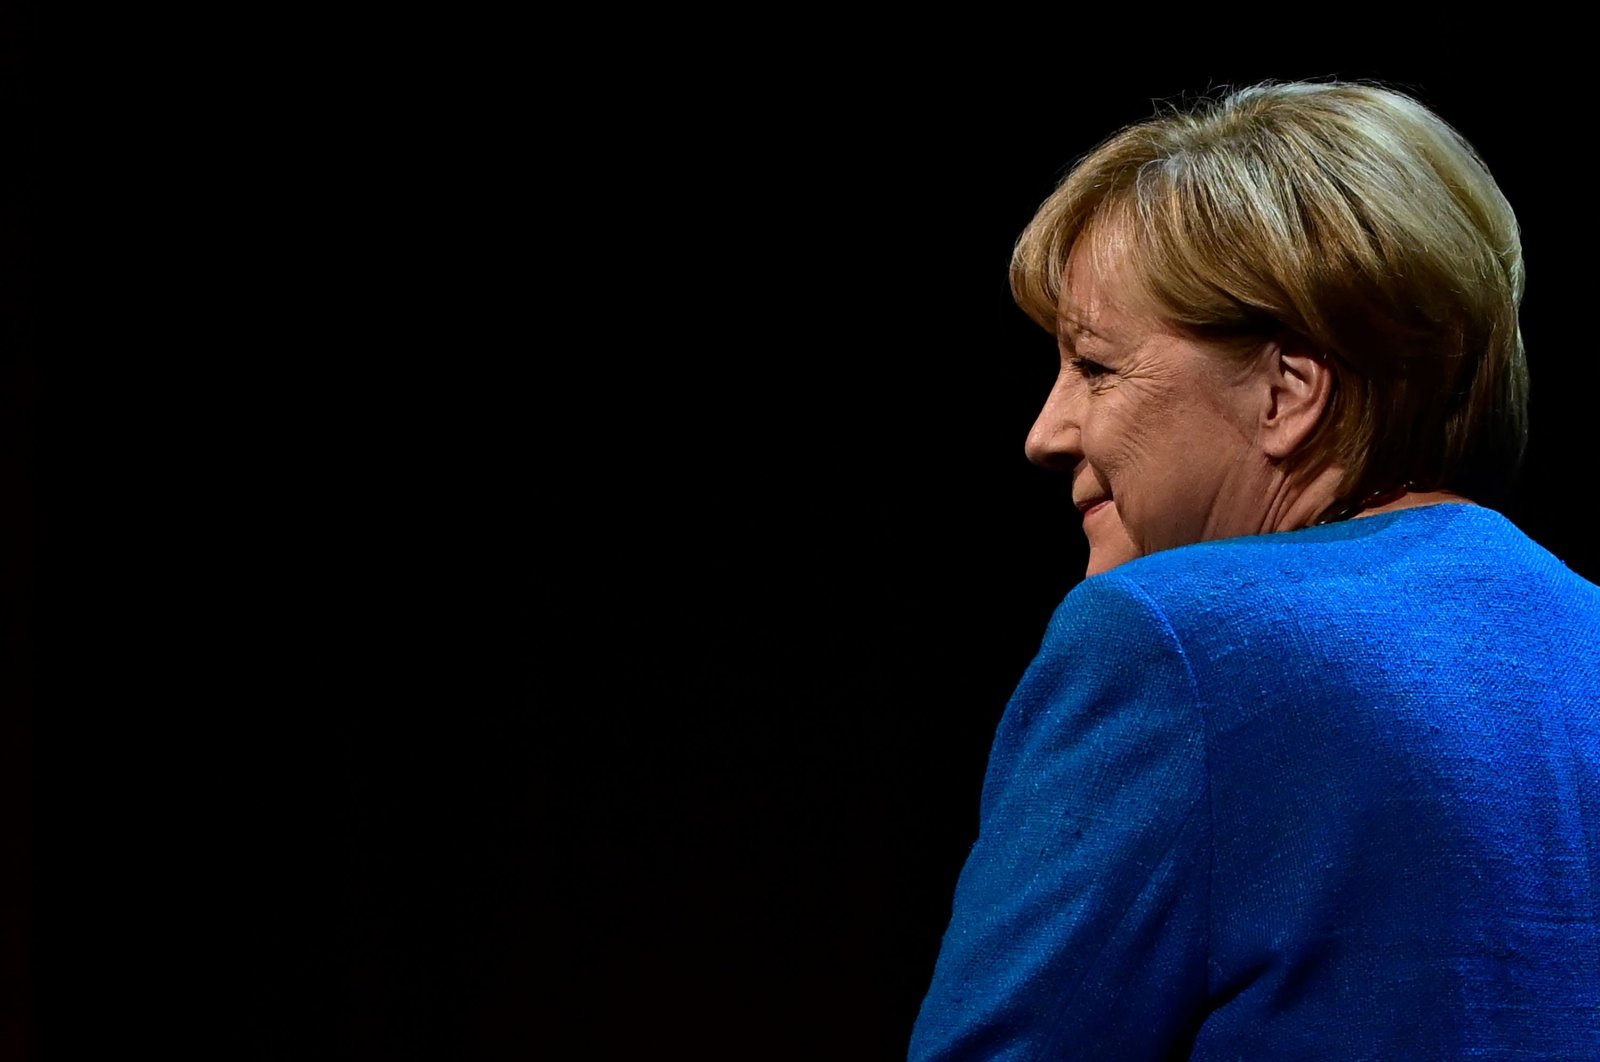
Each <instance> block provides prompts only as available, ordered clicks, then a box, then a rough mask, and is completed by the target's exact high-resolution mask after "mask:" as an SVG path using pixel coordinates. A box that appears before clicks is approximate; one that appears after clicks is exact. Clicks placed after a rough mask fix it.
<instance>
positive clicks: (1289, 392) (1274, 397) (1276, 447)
mask: <svg viewBox="0 0 1600 1062" xmlns="http://www.w3.org/2000/svg"><path fill="white" fill-rule="evenodd" d="M1262 372H1263V373H1264V374H1265V376H1264V379H1263V383H1264V385H1265V403H1264V405H1263V407H1262V416H1261V423H1260V433H1259V436H1258V438H1259V439H1260V441H1261V446H1262V449H1263V451H1264V452H1265V453H1266V455H1267V456H1268V457H1271V458H1274V459H1277V460H1282V459H1284V458H1287V457H1290V456H1291V455H1293V454H1294V453H1295V452H1296V451H1297V450H1299V449H1300V447H1301V446H1302V445H1304V444H1305V441H1306V440H1307V439H1309V438H1310V437H1311V433H1312V432H1313V431H1315V430H1316V427H1317V425H1318V424H1319V423H1321V421H1322V417H1323V415H1324V414H1325V413H1326V412H1327V409H1328V405H1329V403H1331V402H1332V400H1333V370H1332V368H1330V367H1329V365H1328V360H1327V358H1325V357H1323V356H1322V355H1321V354H1320V353H1318V352H1317V351H1316V350H1314V349H1312V347H1311V346H1310V345H1309V344H1306V343H1305V342H1304V341H1302V340H1299V339H1297V338H1294V337H1288V338H1284V339H1275V340H1273V341H1272V342H1271V343H1269V344H1268V345H1267V348H1266V349H1265V350H1263V351H1262Z"/></svg>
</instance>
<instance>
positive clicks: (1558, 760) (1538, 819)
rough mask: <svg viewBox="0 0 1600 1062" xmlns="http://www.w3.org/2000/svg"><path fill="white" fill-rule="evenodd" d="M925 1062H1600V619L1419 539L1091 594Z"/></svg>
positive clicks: (1376, 525)
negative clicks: (1184, 1061)
mask: <svg viewBox="0 0 1600 1062" xmlns="http://www.w3.org/2000/svg"><path fill="white" fill-rule="evenodd" d="M910 1055H911V1057H912V1058H913V1059H918V1060H921V1059H958V1058H959V1059H985V1060H989V1059H1029V1060H1038V1059H1056V1058H1069V1059H1075V1058H1084V1059H1111V1060H1123V1059H1131V1060H1137V1059H1165V1058H1191V1059H1206V1060H1211V1059H1229V1060H1234V1059H1251V1060H1256V1059H1291V1060H1296V1062H1299V1060H1316V1059H1338V1060H1340V1062H1347V1060H1352V1059H1381V1060H1385V1062H1387V1060H1398V1059H1466V1058H1472V1059H1561V1060H1571V1059H1600V588H1597V587H1595V586H1594V585H1592V584H1590V583H1588V582H1586V581H1584V580H1583V579H1580V578H1579V577H1578V576H1576V575H1574V574H1573V573H1572V572H1570V571H1568V570H1567V569H1566V568H1565V567H1564V566H1563V565H1562V564H1561V563H1560V561H1558V560H1557V559H1556V558H1555V557H1553V556H1551V555H1550V554H1549V553H1547V552H1546V551H1545V550H1543V549H1542V548H1540V547H1539V546H1538V545H1537V544H1536V543H1534V542H1533V541H1532V540H1530V539H1528V538H1527V537H1526V536H1524V535H1523V534H1522V533H1521V532H1520V531H1518V530H1517V529H1516V528H1515V527H1514V526H1513V525H1512V524H1511V523H1510V522H1509V521H1508V520H1506V519H1505V518H1504V517H1503V516H1501V515H1499V514H1498V513H1496V512H1494V511H1492V510H1489V509H1485V508H1479V507H1477V506H1469V505H1438V506H1432V507H1427V508H1417V509H1408V510H1402V511H1398V512H1394V513H1388V514H1383V515H1378V516H1372V517H1367V518H1364V519H1357V520H1351V521H1349V522H1346V523H1341V524H1333V525H1328V526H1324V527H1316V528H1309V529H1307V530H1303V531H1294V532H1286V533H1280V534H1273V535H1262V536H1256V537H1250V538H1237V539H1230V540H1226V541H1218V542H1209V543H1202V544H1199V545H1194V546H1188V547H1184V548H1182V549H1176V550H1170V551H1167V552H1164V553H1159V554H1155V555H1153V556H1150V557H1145V558H1142V559H1140V560H1137V561H1134V562H1132V563H1129V564H1126V565H1123V566H1122V567H1119V568H1117V569H1115V570H1113V571H1110V572H1107V573H1105V574H1103V575H1099V576H1095V577H1092V578H1090V579H1087V580H1085V581H1084V582H1083V583H1081V584H1080V585H1079V586H1078V587H1077V588H1076V589H1074V590H1073V591H1072V593H1071V594H1069V595H1068V596H1067V598H1066V600H1065V601H1064V602H1063V603H1062V604H1061V606H1060V608H1059V609H1058V610H1057V611H1056V614H1055V616H1054V618H1053V619H1052V620H1051V623H1050V626H1049V629H1048V632H1047V633H1046V635H1045V638H1044V643H1043V646H1042V648H1041V649H1040V651H1039V654H1038V656H1037V657H1036V658H1035V660H1034V662H1033V663H1032V665H1031V666H1030V667H1029V669H1028V671H1027V674H1026V675H1025V676H1024V677H1023V679H1022V682H1021V684H1020V686H1019V687H1018V689H1017V691H1016V693H1015V695H1014V696H1013V697H1012V699H1011V702H1010V704H1009V705H1008V706H1007V708H1006V712H1005V716H1004V718H1003V719H1002V720H1001V723H1000V727H999V730H998V732H997V734H996V736H995V741H994V748H993V751H992V753H991V756H990V761H989V769H988V773H987V776H986V778H985V781H984V786H983V800H982V810H981V816H980V826H979V834H978V840H977V843H976V844H975V845H974V846H973V848H972V852H971V855H970V856H969V857H968V860H967V863H966V866H965V868H964V869H963V870H962V872H961V878H960V881H959V883H958V885H957V887H956V894H955V900H954V911H953V914H952V917H951V921H950V925H949V928H948V930H947V931H946V933H945V936H944V943H943V947H942V950H941V952H940V955H939V960H938V964H937V967H936V969H935V971H934V976H933V983H932V986H931V988H930V989H929V991H928V995H927V998H926V999H925V1000H924V1001H923V1004H922V1010H921V1013H920V1015H919V1016H918V1018H917V1023H916V1027H915V1030H914V1032H913V1035H912V1042H911V1051H910Z"/></svg>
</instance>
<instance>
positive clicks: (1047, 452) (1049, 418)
mask: <svg viewBox="0 0 1600 1062" xmlns="http://www.w3.org/2000/svg"><path fill="white" fill-rule="evenodd" d="M1078 391H1079V388H1077V387H1075V386H1074V385H1073V381H1072V380H1071V379H1069V378H1068V376H1067V374H1066V373H1062V374H1061V376H1060V377H1058V378H1057V379H1056V385H1055V387H1054V388H1052V389H1051V391H1050V395H1049V397H1048V398H1046V399H1045V401H1044V408H1043V409H1041V410H1039V416H1038V417H1036V418H1035V419H1034V422H1033V427H1032V428H1031V429H1029V431H1028V441H1027V445H1026V446H1025V447H1024V449H1025V450H1026V451H1027V454H1028V460H1029V461H1032V462H1033V463H1034V464H1036V465H1038V466H1039V467H1040V468H1045V469H1049V470H1050V471H1052V472H1070V471H1072V470H1073V469H1074V468H1075V467H1077V464H1078V460H1079V459H1080V458H1081V457H1082V456H1083V450H1082V448H1081V447H1082V443H1081V441H1080V431H1079V424H1078V420H1079V411H1078V405H1079V398H1080V396H1079V394H1078Z"/></svg>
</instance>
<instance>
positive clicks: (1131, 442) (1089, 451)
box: [1082, 400, 1143, 491]
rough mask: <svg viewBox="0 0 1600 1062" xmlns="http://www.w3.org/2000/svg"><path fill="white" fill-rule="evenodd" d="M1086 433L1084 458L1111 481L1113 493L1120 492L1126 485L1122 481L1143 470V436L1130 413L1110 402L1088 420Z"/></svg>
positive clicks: (1086, 419)
mask: <svg viewBox="0 0 1600 1062" xmlns="http://www.w3.org/2000/svg"><path fill="white" fill-rule="evenodd" d="M1082 433H1083V434H1082V439H1083V455H1084V457H1085V458H1086V459H1087V460H1088V462H1089V464H1090V465H1091V466H1092V467H1093V468H1094V469H1095V470H1096V471H1098V472H1099V473H1100V474H1101V475H1103V476H1105V477H1106V479H1107V480H1109V481H1111V483H1110V485H1111V489H1112V490H1113V491H1116V490H1118V489H1119V488H1120V487H1121V486H1123V485H1124V484H1121V483H1119V482H1118V480H1119V479H1123V478H1128V477H1129V474H1130V473H1131V472H1133V471H1134V470H1136V469H1137V468H1138V467H1139V460H1140V454H1141V452H1142V450H1143V443H1142V441H1141V433H1140V432H1138V431H1136V430H1134V425H1133V422H1132V420H1131V418H1130V417H1129V416H1128V414H1127V411H1126V410H1124V409H1122V408H1119V406H1118V405H1116V404H1115V403H1114V402H1112V401H1110V400H1107V401H1106V403H1105V404H1104V405H1103V406H1102V407H1101V408H1099V409H1096V410H1094V411H1093V412H1092V413H1091V414H1090V415H1089V416H1086V417H1085V418H1084V421H1083V425H1082Z"/></svg>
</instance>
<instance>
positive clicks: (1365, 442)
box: [1011, 82, 1528, 502]
mask: <svg viewBox="0 0 1600 1062" xmlns="http://www.w3.org/2000/svg"><path fill="white" fill-rule="evenodd" d="M1079 240H1084V241H1085V250H1086V251H1087V252H1089V253H1090V254H1091V255H1092V257H1091V262H1092V264H1093V268H1095V269H1097V270H1106V269H1115V268H1119V267H1120V269H1121V270H1122V272H1121V274H1120V275H1121V276H1122V277H1124V278H1127V279H1128V281H1129V283H1130V284H1131V286H1132V288H1133V289H1134V291H1133V294H1132V296H1131V297H1132V298H1133V299H1136V300H1139V302H1140V307H1141V308H1144V309H1147V310H1150V311H1153V312H1155V313H1156V314H1158V315H1159V316H1161V317H1163V318H1164V319H1166V320H1167V321H1168V322H1169V323H1170V324H1172V325H1174V326H1176V327H1178V328H1179V329H1181V330H1185V331H1187V332H1189V333H1190V334H1193V335H1195V336H1197V337H1200V338H1210V339H1215V340H1220V341H1224V342H1223V347H1224V349H1232V350H1236V351H1237V352H1238V354H1237V356H1239V357H1241V358H1246V357H1249V356H1251V355H1252V354H1254V353H1255V352H1256V351H1258V350H1259V349H1260V348H1261V345H1262V343H1263V342H1264V341H1265V340H1268V339H1272V338H1275V337H1277V338H1282V337H1286V336H1292V337H1295V338H1296V339H1297V341H1299V342H1302V343H1309V345H1310V348H1311V349H1312V350H1313V351H1315V352H1316V353H1318V354H1319V355H1320V356H1322V357H1324V358H1326V360H1327V363H1328V364H1329V366H1330V367H1331V368H1332V370H1333V381H1334V386H1333V392H1332V397H1331V399H1330V405H1329V408H1328V409H1327V410H1326V411H1325V413H1324V416H1323V419H1322V421H1321V422H1320V423H1319V424H1318V426H1317V428H1316V430H1315V431H1314V432H1313V434H1312V435H1311V437H1310V439H1309V440H1308V441H1307V443H1306V445H1305V447H1304V448H1303V451H1304V452H1303V454H1301V455H1298V460H1300V461H1302V462H1303V463H1305V464H1308V465H1310V466H1312V467H1313V468H1315V469H1320V468H1326V467H1329V466H1342V467H1343V468H1344V469H1345V470H1346V471H1345V475H1344V477H1343V480H1342V482H1341V484H1340V496H1341V500H1345V501H1349V500H1352V499H1358V498H1361V497H1363V496H1364V495H1366V494H1369V493H1372V492H1376V491H1380V490H1385V489H1387V488H1390V487H1393V486H1397V485H1400V484H1409V485H1411V486H1412V487H1413V488H1414V489H1441V488H1442V489H1451V490H1456V491H1459V492H1461V493H1463V494H1465V495H1467V496H1468V497H1472V498H1474V499H1476V500H1479V501H1490V502H1494V501H1496V500H1498V499H1500V498H1501V497H1502V496H1503V495H1504V493H1505V492H1506V491H1507V490H1508V489H1509V487H1510V485H1511V483H1512V480H1513V479H1514V477H1515V475H1516V472H1517V469H1518V467H1519V466H1520V464H1521V460H1522V453H1523V450H1524V447H1525V441H1526V437H1527V395H1528V377H1527V367H1526V362H1525V361H1524V357H1523V349H1522V335H1521V331H1520V328H1519V325H1518V322H1517V308H1518V305H1519V303H1520V302H1521V299H1522V291H1523V265H1522V247H1521V241H1520V238H1519V235H1518V229H1517V220H1516V217H1515V216H1514V215H1513V214H1512V211H1511V207H1510V205H1509V204H1508V203H1507V202H1506V199H1505V196H1504V195H1502V194H1501V192H1500V189H1499V187H1498V186H1497V185H1496V184H1495V182H1494V179H1493V178H1492V177H1491V176H1490V175H1489V171H1488V169H1487V168H1486V167H1485V166H1484V164H1483V161H1482V160H1481V159H1480V158H1479V157H1478V154H1477V152H1476V151H1475V150H1474V149H1473V148H1472V146H1471V145H1469V144H1468V143H1467V142H1466V141H1465V140H1464V139H1463V138H1462V137H1461V135H1460V134H1459V133H1457V132H1456V131H1455V130H1454V129H1452V128H1451V127H1450V126H1448V125H1446V124H1445V122H1444V121H1442V120H1441V119H1440V118H1439V117H1438V116H1437V115H1435V114H1434V113H1433V112H1432V111H1430V110H1429V109H1428V108H1426V107H1424V106H1423V105H1422V104H1421V103H1418V102H1417V101H1416V100H1414V99H1412V98H1411V97H1409V96H1406V95H1404V94H1402V93H1399V92H1396V91H1393V90H1390V89H1387V88H1382V87H1377V86H1373V85H1368V84H1362V83H1337V82H1335V83H1287V84H1286V83H1267V84H1261V85H1256V86H1253V87H1249V88H1244V89H1240V90H1237V91H1234V92H1231V93H1230V94H1228V95H1226V96H1225V97H1222V98H1220V99H1214V100H1206V101H1203V102H1201V103H1200V104H1198V105H1195V106H1193V107H1190V108H1188V109H1185V110H1177V111H1172V112H1170V113H1163V114H1158V115H1157V116H1156V117H1154V118H1152V119H1150V120H1148V121H1145V122H1142V123H1140V124H1138V125H1134V126H1131V127H1129V128H1126V129H1124V130H1122V131H1121V132H1119V133H1117V134H1116V135H1114V136H1112V137H1111V138H1110V139H1109V140H1107V141H1105V142H1104V143H1102V144H1101V145H1100V146H1099V147H1098V148H1096V149H1095V150H1094V151H1092V152H1091V153H1090V154H1089V155H1087V156H1086V157H1085V158H1084V159H1083V160H1082V161H1080V162H1079V163H1078V164H1077V165H1076V166H1075V167H1073V169H1072V171H1071V172H1070V173H1069V174H1068V175H1067V176H1066V178H1065V179H1064V180H1063V181H1062V182H1061V184H1060V185H1059V186H1058V187H1057V189H1056V190H1055V192H1054V193H1053V194H1052V195H1051V196H1050V197H1049V198H1048V199H1047V200H1045V202H1044V204H1043V205H1042V206H1041V207H1040V208H1039V211H1038V213H1037V214H1036V215H1035V216H1034V218H1033V220H1032V222H1030V223H1029V225H1028V227H1027V229H1026V230H1025V231H1024V232H1023V234H1022V236H1021V238H1020V239H1019V240H1018V242H1017V245H1016V248H1015V251H1014V253H1013V256H1012V262H1011V290H1012V293H1013V294H1014V295H1015V297H1016V300H1017V302H1018V304H1019V305H1020V306H1021V307H1022V308H1023V309H1024V310H1025V311H1026V312H1027V313H1028V315H1029V316H1030V317H1032V318H1033V319H1034V320H1035V321H1036V322H1038V323H1039V324H1040V325H1042V326H1044V327H1045V328H1046V329H1048V330H1049V331H1050V332H1052V333H1054V332H1055V331H1056V315H1057V302H1058V300H1059V297H1060V294H1061V285H1062V283H1063V280H1064V274H1065V269H1066V264H1067V257H1068V255H1069V254H1071V253H1072V250H1073V247H1074V245H1075V244H1077V243H1078V241H1079ZM1102 275H1104V274H1103V273H1102Z"/></svg>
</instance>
